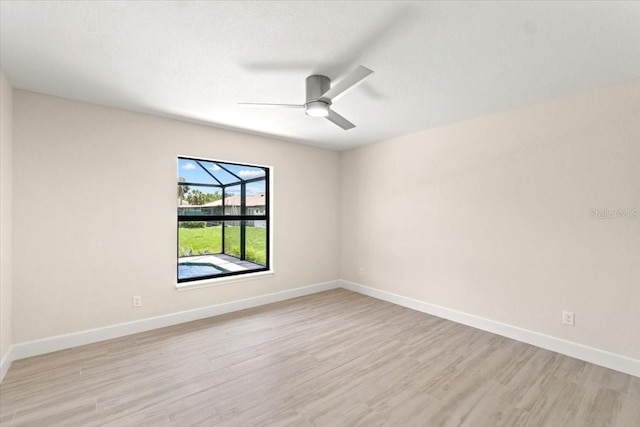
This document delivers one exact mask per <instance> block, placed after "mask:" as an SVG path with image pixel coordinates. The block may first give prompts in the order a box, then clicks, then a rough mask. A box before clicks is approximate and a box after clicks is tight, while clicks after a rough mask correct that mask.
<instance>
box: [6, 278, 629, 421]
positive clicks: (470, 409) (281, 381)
mask: <svg viewBox="0 0 640 427" xmlns="http://www.w3.org/2000/svg"><path fill="white" fill-rule="evenodd" d="M0 425H1V426H3V427H4V426H11V427H14V426H47V427H55V426H65V427H68V426H82V427H91V426H144V425H148V426H154V427H156V426H157V427H164V426H166V427H178V426H179V427H212V426H246V425H251V426H259V425H265V426H300V427H309V426H336V425H350V426H403V425H406V426H416V425H421V426H422V425H425V426H438V427H440V426H474V427H477V426H491V427H495V426H525V427H527V426H553V427H556V426H576V427H578V426H580V427H583V426H616V427H640V378H636V377H632V376H630V375H626V374H622V373H620V372H616V371H612V370H610V369H606V368H602V367H599V366H595V365H592V364H589V363H586V362H583V361H579V360H576V359H572V358H570V357H566V356H563V355H559V354H557V353H553V352H550V351H547V350H543V349H540V348H536V347H533V346H530V345H527V344H523V343H520V342H517V341H513V340H510V339H508V338H504V337H500V336H497V335H493V334H490V333H487V332H484V331H480V330H478V329H474V328H470V327H467V326H464V325H460V324H456V323H453V322H449V321H446V320H443V319H440V318H437V317H434V316H429V315H426V314H423V313H419V312H416V311H413V310H409V309H407V308H404V307H400V306H397V305H394V304H390V303H387V302H383V301H379V300H376V299H373V298H370V297H366V296H363V295H360V294H356V293H353V292H349V291H346V290H342V289H338V290H332V291H327V292H322V293H319V294H315V295H309V296H305V297H301V298H296V299H293V300H288V301H282V302H278V303H274V304H270V305H267V306H262V307H256V308H252V309H247V310H242V311H240V312H235V313H228V314H225V315H222V316H217V317H213V318H209V319H202V320H198V321H194V322H190V323H185V324H181V325H175V326H171V327H167V328H162V329H158V330H154V331H147V332H143V333H140V334H136V335H131V336H128V337H123V338H117V339H114V340H109V341H104V342H100V343H96V344H91V345H87V346H82V347H77V348H73V349H68V350H63V351H59V352H55V353H50V354H46V355H42V356H37V357H33V358H29V359H24V360H19V361H16V362H14V363H13V365H12V367H11V369H10V370H9V372H8V373H7V375H6V377H5V379H4V381H3V382H2V384H0Z"/></svg>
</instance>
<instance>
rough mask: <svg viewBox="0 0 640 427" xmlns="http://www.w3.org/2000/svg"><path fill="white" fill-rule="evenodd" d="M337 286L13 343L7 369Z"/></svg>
mask: <svg viewBox="0 0 640 427" xmlns="http://www.w3.org/2000/svg"><path fill="white" fill-rule="evenodd" d="M339 286H340V284H339V282H338V281H331V282H324V283H317V284H314V285H309V286H304V287H301V288H295V289H288V290H286V291H280V292H275V293H272V294H266V295H260V296H257V297H253V298H247V299H242V300H237V301H230V302H226V303H222V304H216V305H210V306H207V307H201V308H196V309H193V310H187V311H180V312H177V313H171V314H166V315H163V316H157V317H150V318H147V319H141V320H135V321H132V322H126V323H119V324H116V325H112V326H105V327H103V328H96V329H89V330H86V331H80V332H74V333H71V334H66V335H58V336H55V337H50V338H44V339H41V340H36V341H29V342H25V343H20V344H15V345H14V346H13V347H12V350H13V351H12V352H10V353H11V359H8V360H10V361H9V362H8V363H7V366H6V370H8V369H9V365H10V364H11V361H13V360H18V359H24V358H26V357H31V356H38V355H40V354H45V353H50V352H52V351H58V350H64V349H68V348H72V347H78V346H81V345H85V344H91V343H95V342H98V341H104V340H108V339H112V338H119V337H123V336H126V335H131V334H136V333H139V332H145V331H149V330H152V329H158V328H163V327H165V326H172V325H177V324H179V323H185V322H190V321H192V320H199V319H205V318H207V317H212V316H218V315H220V314H226V313H231V312H234V311H239V310H244V309H247V308H252V307H257V306H260V305H265V304H271V303H274V302H278V301H284V300H287V299H291V298H297V297H301V296H305V295H311V294H315V293H317V292H323V291H327V290H330V289H335V288H338V287H339ZM5 359H7V358H5ZM2 368H3V372H4V370H5V362H4V361H3V362H2Z"/></svg>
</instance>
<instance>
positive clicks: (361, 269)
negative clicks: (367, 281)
mask: <svg viewBox="0 0 640 427" xmlns="http://www.w3.org/2000/svg"><path fill="white" fill-rule="evenodd" d="M358 276H361V277H362V276H364V268H362V267H360V268H359V269H358Z"/></svg>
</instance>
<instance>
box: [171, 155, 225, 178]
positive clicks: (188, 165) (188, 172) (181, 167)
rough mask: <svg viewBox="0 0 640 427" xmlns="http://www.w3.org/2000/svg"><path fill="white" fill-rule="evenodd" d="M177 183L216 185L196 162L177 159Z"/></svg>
mask: <svg viewBox="0 0 640 427" xmlns="http://www.w3.org/2000/svg"><path fill="white" fill-rule="evenodd" d="M178 182H192V183H198V184H218V182H216V180H215V179H213V178H212V177H211V176H210V175H209V174H208V173H207V172H206V171H205V170H204V169H203V168H202V166H200V165H199V164H198V161H197V160H191V159H183V158H180V157H179V158H178Z"/></svg>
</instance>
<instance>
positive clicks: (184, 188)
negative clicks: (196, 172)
mask: <svg viewBox="0 0 640 427" xmlns="http://www.w3.org/2000/svg"><path fill="white" fill-rule="evenodd" d="M180 182H187V180H186V179H184V178H183V177H179V178H178V183H180ZM189 190H190V188H189V186H188V185H180V184H178V200H180V204H182V201H183V200H184V198H185V196H186V195H187V193H188V192H189Z"/></svg>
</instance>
